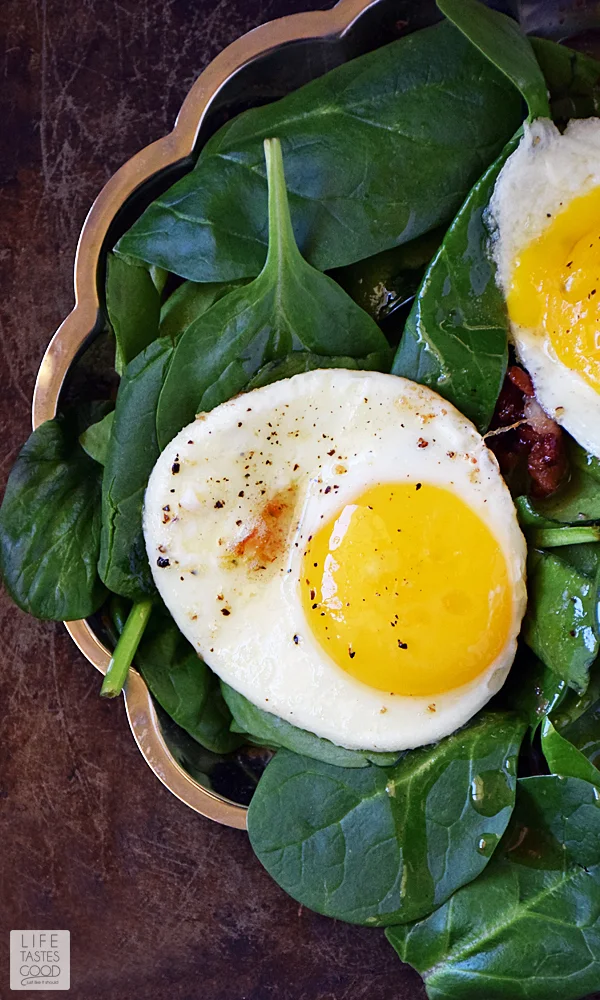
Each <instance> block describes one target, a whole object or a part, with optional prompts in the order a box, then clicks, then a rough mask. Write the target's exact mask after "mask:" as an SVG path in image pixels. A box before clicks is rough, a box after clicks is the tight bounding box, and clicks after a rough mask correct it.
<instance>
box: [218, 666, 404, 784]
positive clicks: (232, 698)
mask: <svg viewBox="0 0 600 1000" xmlns="http://www.w3.org/2000/svg"><path fill="white" fill-rule="evenodd" d="M221 690H222V692H223V697H224V699H225V701H226V702H227V705H228V707H229V710H230V711H231V714H232V715H233V718H234V720H235V723H236V726H237V727H238V728H237V731H238V732H243V733H245V734H247V735H248V736H250V737H251V738H252V740H253V741H254V742H255V743H258V744H259V745H261V746H269V747H272V748H273V747H275V748H276V747H285V749H286V750H292V751H293V752H294V753H297V754H301V755H302V756H303V757H311V758H312V759H313V760H321V761H324V762H325V763H326V764H335V765H336V766H337V767H368V766H369V764H378V765H379V766H380V767H389V766H391V765H392V764H395V763H396V762H397V760H398V758H399V756H400V754H399V753H376V752H374V751H369V750H346V749H345V748H344V747H339V746H337V745H336V744H335V743H332V742H331V741H330V740H325V739H321V738H320V737H319V736H315V734H314V733H309V732H307V731H306V730H305V729H299V728H298V727H297V726H293V725H292V724H291V723H290V722H286V721H285V719H280V718H279V716H277V715H272V714H271V713H270V712H264V711H263V710H262V709H261V708H257V706H256V705H253V704H252V702H251V701H248V699H247V698H245V697H244V695H243V694H240V693H239V692H238V691H235V690H234V689H233V688H232V687H230V686H229V684H225V682H224V681H221Z"/></svg>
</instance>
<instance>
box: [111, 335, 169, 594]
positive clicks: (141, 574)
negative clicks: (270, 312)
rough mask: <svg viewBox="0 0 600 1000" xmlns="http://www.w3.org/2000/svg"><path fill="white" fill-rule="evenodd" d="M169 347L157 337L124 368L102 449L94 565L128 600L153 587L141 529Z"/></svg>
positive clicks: (155, 454) (155, 452)
mask: <svg viewBox="0 0 600 1000" xmlns="http://www.w3.org/2000/svg"><path fill="white" fill-rule="evenodd" d="M173 350H174V349H173V344H172V341H171V340H170V338H168V337H166V338H161V339H159V340H155V341H154V342H153V343H152V344H150V346H149V347H147V348H146V350H145V351H142V353H141V354H138V356H137V357H136V358H134V360H133V361H132V362H130V364H129V365H128V366H127V368H126V369H125V372H124V374H123V378H122V379H121V384H120V385H119V392H118V395H117V403H116V407H115V416H114V422H113V426H112V432H111V435H110V439H109V443H108V449H107V452H106V464H105V467H104V478H103V481H102V535H101V543H100V557H99V562H98V569H99V572H100V576H101V577H102V579H103V580H104V582H105V584H106V586H107V587H108V588H109V589H110V590H112V591H113V593H115V594H121V595H122V596H123V597H129V598H130V599H131V600H132V601H139V600H142V599H143V598H144V597H148V596H152V595H153V594H154V593H155V587H154V582H153V580H152V575H151V573H150V567H149V565H148V559H147V556H146V546H145V543H144V535H143V532H142V504H143V500H144V491H145V489H146V485H147V483H148V477H149V475H150V473H151V471H152V468H153V466H154V463H155V462H156V459H157V458H158V456H159V454H160V448H159V446H158V438H157V431H156V407H157V403H158V396H159V393H160V390H161V388H162V385H163V382H164V379H165V374H166V372H167V371H168V368H169V365H170V363H171V360H172V357H173Z"/></svg>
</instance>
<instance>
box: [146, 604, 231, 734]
mask: <svg viewBox="0 0 600 1000" xmlns="http://www.w3.org/2000/svg"><path fill="white" fill-rule="evenodd" d="M134 662H135V666H136V667H137V668H138V670H139V671H140V673H141V675H142V677H143V678H144V680H145V681H146V684H147V685H148V687H149V689H150V691H151V693H152V695H153V696H154V697H155V698H156V700H157V702H158V703H159V705H161V706H162V708H164V710H165V712H167V714H168V715H170V717H171V718H172V719H173V721H174V722H176V723H177V725H178V726H181V728H182V729H185V731H186V732H187V733H189V735H190V736H192V737H193V738H194V739H195V740H196V741H197V742H198V743H200V744H201V745H202V746H203V747H206V749H207V750H212V751H214V753H229V752H230V751H231V750H235V749H236V748H237V747H239V746H240V745H241V744H242V743H243V742H244V739H243V737H241V736H239V735H238V734H237V733H232V732H231V731H230V728H229V727H230V725H231V713H230V711H229V709H228V707H227V705H226V703H225V701H224V700H223V697H222V695H221V689H220V687H219V679H218V677H215V675H214V674H213V672H212V671H211V670H210V669H209V668H208V667H207V665H206V664H205V663H204V661H203V660H201V659H200V657H199V656H198V654H197V653H196V651H195V649H194V647H193V646H192V645H190V643H189V642H188V641H187V639H185V638H184V636H183V635H182V634H181V632H180V631H179V629H178V628H177V625H176V624H175V622H174V621H173V619H172V618H171V616H170V615H169V614H168V613H167V612H166V611H161V610H160V609H155V610H154V611H153V613H152V617H151V619H150V622H149V624H148V626H147V628H146V632H145V634H144V637H143V639H142V641H141V643H140V645H139V646H138V649H137V653H136V654H135V659H134Z"/></svg>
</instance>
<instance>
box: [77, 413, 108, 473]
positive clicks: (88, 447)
mask: <svg viewBox="0 0 600 1000" xmlns="http://www.w3.org/2000/svg"><path fill="white" fill-rule="evenodd" d="M114 419H115V413H114V410H111V412H110V413H107V414H106V416H104V417H102V420H99V421H98V422H97V423H95V424H90V426H89V427H88V428H87V430H85V431H84V432H83V434H80V436H79V443H80V445H81V447H82V448H83V450H84V451H85V453H86V455H89V456H90V458H93V459H94V462H98V465H106V455H107V451H108V442H109V440H110V434H111V431H112V425H113V420H114Z"/></svg>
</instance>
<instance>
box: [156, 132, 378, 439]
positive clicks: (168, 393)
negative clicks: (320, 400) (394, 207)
mask: <svg viewBox="0 0 600 1000" xmlns="http://www.w3.org/2000/svg"><path fill="white" fill-rule="evenodd" d="M265 154H266V157H267V166H268V177H269V253H268V256H267V261H266V263H265V266H264V268H263V270H262V271H261V273H260V275H259V276H258V278H256V279H255V280H254V281H252V282H250V284H249V285H244V286H243V287H241V288H236V289H234V291H232V292H230V293H229V295H226V296H225V297H224V298H222V299H220V300H219V301H218V302H216V303H215V305H213V306H212V307H211V308H210V309H209V310H208V312H206V313H205V314H204V315H203V316H201V317H200V318H199V319H198V320H196V322H195V323H192V325H191V326H190V327H188V329H187V331H186V332H185V333H184V334H183V336H182V338H181V340H180V341H179V342H178V344H177V347H176V350H175V354H174V356H173V362H172V364H171V367H170V370H169V373H168V375H167V377H166V379H165V384H164V387H163V390H162V392H161V394H160V399H159V403H158V413H157V427H158V434H159V443H160V446H161V448H164V447H165V445H166V444H168V442H169V441H170V440H171V438H172V437H173V436H174V435H175V434H176V433H177V432H178V431H179V430H180V429H181V428H182V427H184V426H185V425H186V424H188V423H189V422H190V421H192V420H193V419H194V416H195V414H196V413H197V412H198V411H201V410H210V409H212V408H213V407H214V406H217V405H218V404H219V403H222V402H224V401H225V400H227V399H230V398H231V397H232V396H235V395H236V393H238V392H240V391H241V390H242V389H243V388H244V387H245V386H246V385H247V384H248V382H249V381H250V379H251V378H252V377H253V376H254V375H255V374H256V372H257V371H258V370H259V369H260V368H261V367H262V366H263V365H264V364H266V363H267V362H269V361H274V360H276V359H278V358H281V357H285V355H287V354H289V353H290V352H292V351H302V350H306V351H310V352H312V353H315V354H323V355H340V354H349V355H351V356H353V357H355V358H362V357H364V356H365V355H368V354H371V353H373V352H380V353H381V356H382V363H384V359H386V360H387V357H388V354H389V349H388V346H387V341H386V339H385V337H384V336H383V334H382V333H381V331H380V330H379V328H378V327H377V324H376V323H375V322H374V320H372V319H371V317H370V316H368V315H367V314H366V313H365V312H364V311H363V310H362V309H360V308H359V307H358V306H357V305H356V303H355V302H353V301H352V299H351V298H350V297H349V296H348V295H346V293H345V292H344V291H343V289H341V288H340V286H339V285H337V284H336V283H335V281H333V279H332V278H329V277H327V276H326V275H324V274H321V272H320V271H317V270H315V268H313V267H311V266H310V264H307V263H306V261H305V260H303V258H302V257H301V256H300V253H299V251H298V247H297V246H296V243H295V240H294V233H293V230H292V225H291V220H290V214H289V207H288V201H287V194H286V188H285V178H284V174H283V162H282V157H281V147H280V145H279V142H278V140H276V139H272V140H267V142H266V143H265Z"/></svg>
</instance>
